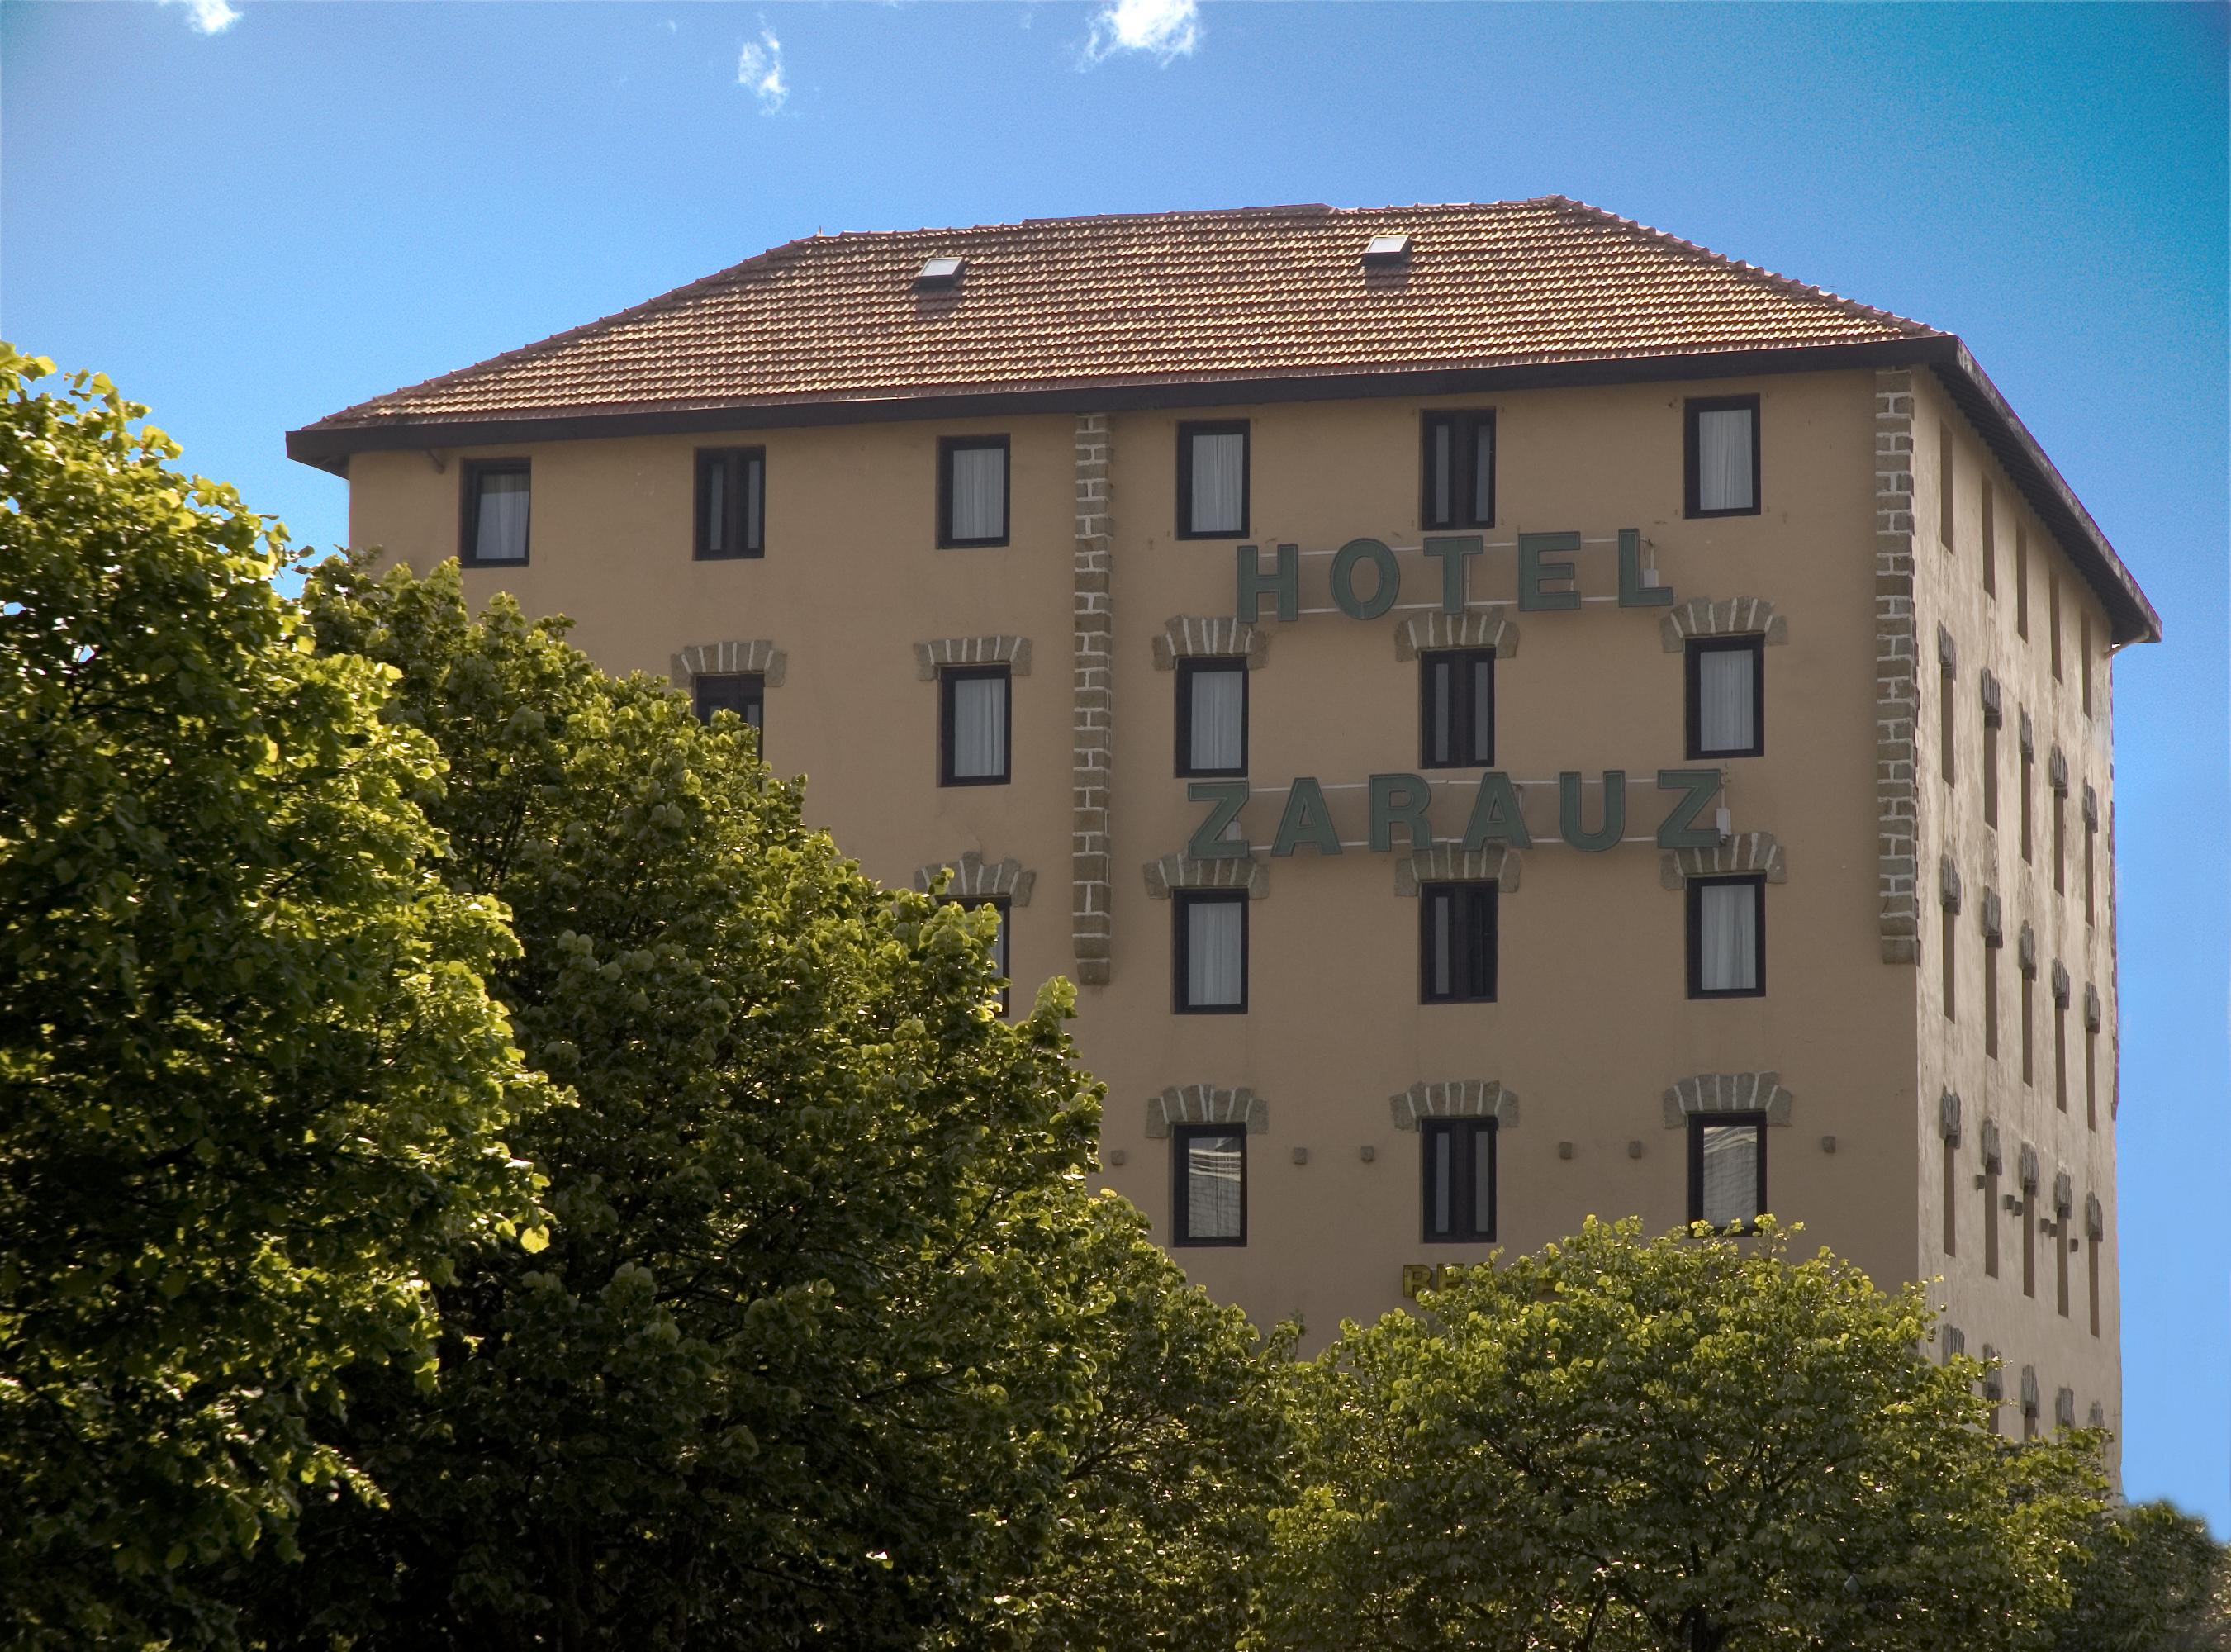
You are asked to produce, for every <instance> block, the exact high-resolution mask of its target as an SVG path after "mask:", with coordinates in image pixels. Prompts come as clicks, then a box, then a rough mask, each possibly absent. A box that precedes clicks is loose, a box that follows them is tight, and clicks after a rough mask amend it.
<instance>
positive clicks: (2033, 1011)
mask: <svg viewBox="0 0 2231 1652" xmlns="http://www.w3.org/2000/svg"><path fill="white" fill-rule="evenodd" d="M2021 1041H2022V1047H2021V1070H2022V1083H2023V1084H2025V1085H2034V1084H2035V1083H2036V1082H2037V1062H2036V1059H2035V1057H2036V1051H2037V972H2036V971H2035V970H2033V969H2024V970H2023V971H2022V972H2021Z"/></svg>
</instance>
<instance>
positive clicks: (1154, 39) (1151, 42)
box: [1084, 0, 1200, 63]
mask: <svg viewBox="0 0 2231 1652" xmlns="http://www.w3.org/2000/svg"><path fill="white" fill-rule="evenodd" d="M1198 45H1200V0H1108V3H1107V4H1106V5H1103V7H1101V9H1100V10H1099V13H1098V15H1096V16H1095V17H1094V18H1093V19H1092V38H1091V39H1090V41H1088V42H1086V43H1085V48H1084V55H1085V56H1086V57H1087V58H1088V59H1089V60H1090V62H1100V60H1101V59H1103V58H1104V57H1112V56H1114V55H1115V54H1116V53H1117V52H1148V53H1150V54H1152V55H1154V57H1156V58H1158V59H1160V60H1161V62H1164V63H1167V62H1169V61H1170V60H1171V59H1172V58H1174V57H1186V56H1189V55H1191V54H1192V52H1193V49H1194V48H1195V47H1196V46H1198Z"/></svg>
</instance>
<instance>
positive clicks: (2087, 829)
mask: <svg viewBox="0 0 2231 1652" xmlns="http://www.w3.org/2000/svg"><path fill="white" fill-rule="evenodd" d="M2098 837H2099V827H2098V823H2097V822H2096V820H2094V819H2093V817H2092V816H2091V815H2088V814H2087V815H2086V817H2085V820H2084V921H2085V922H2086V923H2096V922H2097V921H2098V920H2097V919H2096V918H2094V917H2093V916H2092V913H2093V911H2094V904H2093V884H2092V845H2094V844H2095V843H2096V842H2097V841H2098Z"/></svg>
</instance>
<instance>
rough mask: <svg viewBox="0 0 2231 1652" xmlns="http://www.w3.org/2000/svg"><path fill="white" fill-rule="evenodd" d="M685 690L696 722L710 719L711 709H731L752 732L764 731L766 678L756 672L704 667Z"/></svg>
mask: <svg viewBox="0 0 2231 1652" xmlns="http://www.w3.org/2000/svg"><path fill="white" fill-rule="evenodd" d="M689 692H690V697H691V698H692V699H693V700H695V703H696V706H697V719H698V721H699V722H712V721H713V714H714V713H715V711H733V712H734V713H735V714H736V715H737V716H740V717H741V718H742V719H743V720H744V721H745V722H748V723H749V724H751V725H752V728H753V730H754V731H755V732H756V733H758V734H760V735H765V734H766V677H762V676H760V673H759V672H757V671H708V672H706V673H704V674H702V675H701V676H700V677H697V678H696V679H695V681H693V682H692V683H690V684H689ZM760 755H762V756H764V755H766V753H765V751H764V749H762V751H761V753H760Z"/></svg>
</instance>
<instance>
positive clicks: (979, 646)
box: [914, 637, 1031, 683]
mask: <svg viewBox="0 0 2231 1652" xmlns="http://www.w3.org/2000/svg"><path fill="white" fill-rule="evenodd" d="M947 665H1005V666H1006V668H1007V670H1008V671H1009V672H1010V673H1012V675H1014V676H1016V677H1028V676H1029V675H1030V674H1031V639H1030V638H1027V637H940V638H937V639H936V640H935V641H934V642H927V643H916V644H915V645H914V674H915V677H916V678H918V679H919V680H920V681H921V682H924V683H934V682H935V681H936V680H937V674H938V672H939V671H941V670H942V669H943V668H944V667H946V666H947Z"/></svg>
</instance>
